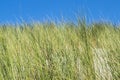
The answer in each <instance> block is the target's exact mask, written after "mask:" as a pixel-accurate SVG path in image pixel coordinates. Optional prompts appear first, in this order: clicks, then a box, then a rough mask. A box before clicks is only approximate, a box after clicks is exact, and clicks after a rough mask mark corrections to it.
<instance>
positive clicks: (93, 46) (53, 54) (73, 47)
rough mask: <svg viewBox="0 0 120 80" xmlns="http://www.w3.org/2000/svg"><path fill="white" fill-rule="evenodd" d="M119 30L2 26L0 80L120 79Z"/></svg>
mask: <svg viewBox="0 0 120 80" xmlns="http://www.w3.org/2000/svg"><path fill="white" fill-rule="evenodd" d="M119 79H120V27H115V26H113V25H111V24H106V23H95V24H91V25H88V26H87V25H86V24H85V23H84V22H79V24H77V25H75V24H73V23H65V24H60V25H59V24H54V23H50V24H49V23H47V24H37V23H36V24H32V25H27V24H24V25H17V27H15V26H12V25H1V27H0V80H119Z"/></svg>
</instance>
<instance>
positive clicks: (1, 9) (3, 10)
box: [0, 0, 120, 23]
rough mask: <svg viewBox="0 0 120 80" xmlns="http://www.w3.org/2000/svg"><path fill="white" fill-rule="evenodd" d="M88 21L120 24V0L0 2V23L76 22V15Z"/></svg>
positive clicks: (25, 0) (5, 0)
mask: <svg viewBox="0 0 120 80" xmlns="http://www.w3.org/2000/svg"><path fill="white" fill-rule="evenodd" d="M78 13H79V15H80V16H81V15H85V16H86V17H87V19H88V20H90V21H91V20H101V19H104V20H109V21H112V22H116V23H117V22H119V20H120V0H0V23H4V22H18V21H19V20H25V21H28V22H29V21H31V20H39V21H45V20H48V19H57V20H62V18H65V19H66V18H67V19H68V20H75V15H76V14H78Z"/></svg>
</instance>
